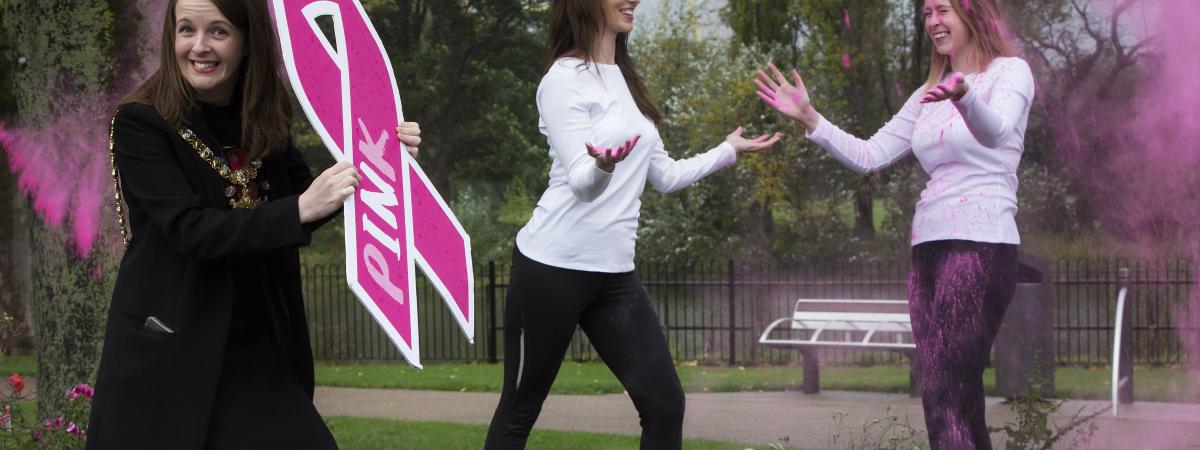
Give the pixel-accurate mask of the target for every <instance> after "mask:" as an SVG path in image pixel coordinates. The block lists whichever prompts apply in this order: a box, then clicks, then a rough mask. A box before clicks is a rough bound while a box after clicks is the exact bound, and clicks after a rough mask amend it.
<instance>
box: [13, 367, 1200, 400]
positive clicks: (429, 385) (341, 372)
mask: <svg viewBox="0 0 1200 450" xmlns="http://www.w3.org/2000/svg"><path fill="white" fill-rule="evenodd" d="M677 370H678V372H679V380H680V381H681V382H682V383H683V389H684V390H685V391H687V392H738V391H759V390H762V391H780V390H800V388H801V386H802V385H803V384H804V375H803V370H802V369H801V368H799V367H724V366H702V365H696V364H687V363H681V364H680V365H678V366H677ZM1110 370H1111V369H1108V368H1103V367H1098V368H1087V367H1059V368H1058V369H1057V370H1056V371H1055V381H1056V383H1055V390H1056V392H1057V394H1058V397H1062V398H1077V399H1097V400H1103V399H1108V398H1110V397H1109V396H1110V395H1112V391H1111V389H1112V387H1111V384H1110V380H1111V379H1112V372H1111V371H1110ZM13 373H20V374H21V375H24V376H27V377H36V376H37V360H36V358H34V357H32V356H8V357H4V358H0V376H3V377H7V376H8V375H10V374H13ZM1198 377H1200V375H1198ZM502 380H503V365H501V364H471V363H446V364H438V363H430V364H426V365H425V369H424V370H416V369H413V368H411V367H409V366H407V365H404V364H344V365H341V364H332V363H327V362H319V363H318V364H317V384H318V385H322V386H338V387H357V388H385V389H416V390H435V391H462V392H499V391H500V384H501V382H502ZM1133 383H1134V390H1133V393H1134V399H1136V400H1141V401H1163V402H1200V384H1197V383H1200V378H1198V379H1197V380H1195V381H1193V380H1190V379H1189V377H1188V373H1187V370H1185V369H1182V368H1178V367H1149V366H1140V367H1136V368H1135V369H1134V375H1133ZM984 385H985V386H986V387H987V390H988V393H994V392H995V373H994V372H993V371H992V370H991V369H989V370H988V371H987V372H985V373H984ZM821 389H828V390H842V391H868V392H897V393H903V392H908V367H906V366H886V365H879V366H870V367H856V366H833V367H822V368H821ZM551 392H552V393H555V394H612V393H620V392H624V388H623V387H621V383H619V382H618V381H617V379H616V377H614V376H613V374H612V372H610V371H609V370H608V367H606V366H604V365H603V364H601V363H575V362H567V363H564V364H563V365H562V368H561V369H560V370H559V372H558V378H557V380H555V382H554V387H553V388H552V389H551Z"/></svg>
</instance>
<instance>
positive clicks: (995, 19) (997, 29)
mask: <svg viewBox="0 0 1200 450" xmlns="http://www.w3.org/2000/svg"><path fill="white" fill-rule="evenodd" d="M970 5H971V6H970V7H969V8H965V9H964V8H963V7H962V3H961V2H960V1H959V0H950V7H951V8H952V9H954V13H955V14H958V17H961V18H962V21H963V24H964V25H966V27H967V32H969V33H970V34H969V36H968V37H969V38H970V39H971V41H970V43H969V44H968V45H970V47H971V50H972V51H973V52H974V53H975V57H976V58H978V61H977V62H978V63H979V69H980V70H983V69H986V68H987V66H988V65H989V64H991V63H992V60H994V59H996V58H1000V57H1004V56H1016V52H1014V51H1013V48H1012V44H1010V43H1009V34H1008V29H1007V27H1005V25H1004V14H1003V13H1002V12H1001V11H1000V6H999V5H997V4H996V0H971V2H970ZM932 51H933V56H932V57H931V58H930V62H929V78H928V79H926V80H925V86H926V87H933V86H936V85H937V84H938V82H940V81H941V80H942V77H945V76H946V74H947V73H949V72H950V56H948V55H943V54H940V53H938V52H937V48H936V47H934V48H933V49H932Z"/></svg>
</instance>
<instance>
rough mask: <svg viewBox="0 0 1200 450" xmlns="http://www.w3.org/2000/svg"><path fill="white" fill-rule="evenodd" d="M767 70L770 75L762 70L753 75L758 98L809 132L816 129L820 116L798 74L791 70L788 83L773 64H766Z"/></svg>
mask: <svg viewBox="0 0 1200 450" xmlns="http://www.w3.org/2000/svg"><path fill="white" fill-rule="evenodd" d="M767 69H768V70H770V71H771V75H767V73H766V72H764V71H763V70H762V69H758V71H757V73H756V74H755V75H756V77H755V78H754V84H757V85H758V97H759V98H761V99H762V100H763V102H765V103H766V104H767V105H770V106H771V107H772V108H775V110H776V111H779V112H780V113H783V115H785V116H787V117H788V118H791V119H792V120H795V121H797V122H801V123H803V124H804V125H805V126H806V127H808V129H809V130H810V131H811V130H813V129H814V128H816V126H817V121H818V120H819V119H820V117H821V116H820V114H817V110H816V109H814V108H813V106H812V99H811V98H809V96H808V89H807V88H806V87H805V86H804V80H803V79H802V78H800V72H797V71H796V69H792V80H791V81H789V80H788V79H787V77H785V76H784V75H783V72H780V71H779V68H778V67H775V63H773V62H769V63H767ZM772 76H773V77H772ZM793 82H795V84H793Z"/></svg>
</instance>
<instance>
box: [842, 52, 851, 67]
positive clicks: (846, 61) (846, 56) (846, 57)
mask: <svg viewBox="0 0 1200 450" xmlns="http://www.w3.org/2000/svg"><path fill="white" fill-rule="evenodd" d="M842 68H843V69H849V68H850V52H849V51H846V52H843V53H842Z"/></svg>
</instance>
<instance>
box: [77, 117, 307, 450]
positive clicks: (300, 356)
mask: <svg viewBox="0 0 1200 450" xmlns="http://www.w3.org/2000/svg"><path fill="white" fill-rule="evenodd" d="M189 122H191V123H193V126H192V129H193V131H195V132H196V133H197V134H198V135H199V136H201V137H202V138H203V139H205V140H206V141H207V142H208V145H209V146H210V147H211V148H213V149H216V148H218V147H216V146H215V145H214V144H215V142H214V141H213V139H212V138H211V135H210V134H209V133H208V132H207V131H206V130H205V129H204V126H203V120H202V119H201V120H196V121H189ZM113 139H114V151H115V152H116V164H117V168H118V169H119V170H120V174H121V178H122V183H123V186H122V192H123V195H124V198H125V201H126V203H127V204H128V212H129V222H128V223H129V228H130V231H131V240H130V242H129V245H128V248H127V249H126V251H125V256H124V258H123V259H122V260H121V266H120V269H119V272H118V275H117V281H116V286H115V288H114V290H113V297H112V306H111V309H110V310H109V314H108V326H107V332H106V334H105V338H104V351H103V354H102V356H101V359H100V369H99V373H98V375H97V379H96V386H95V387H96V394H95V400H94V404H93V407H92V417H91V422H90V426H89V428H88V442H87V447H88V448H96V449H141V448H146V449H150V448H154V449H159V448H162V449H166V448H170V449H189V448H200V447H201V446H203V445H204V442H205V434H206V432H207V429H208V424H209V417H210V415H211V409H212V403H213V398H214V394H215V392H216V390H217V384H218V381H219V379H220V374H221V368H222V364H223V358H224V354H225V349H226V345H227V344H230V345H234V344H236V343H228V342H227V336H228V331H229V328H230V319H231V310H232V308H231V305H232V302H233V299H234V298H235V294H234V288H235V286H237V285H239V284H241V285H244V284H245V280H243V279H239V278H237V277H239V276H241V277H245V276H246V275H245V274H244V273H241V271H239V270H237V269H236V268H237V267H238V266H239V264H238V262H239V261H242V260H245V259H246V258H251V259H253V260H256V261H266V263H267V264H270V265H272V267H267V268H265V269H264V270H260V271H257V272H258V273H257V274H255V275H254V276H258V277H264V280H263V282H264V283H269V284H270V285H272V286H275V287H277V290H279V291H282V293H283V297H284V300H285V306H286V309H287V310H288V312H289V314H287V315H286V319H281V320H286V322H287V323H286V327H285V328H284V329H286V330H287V331H286V332H287V334H288V336H285V337H284V338H285V340H286V345H287V347H288V348H287V349H286V353H287V355H288V360H289V362H290V364H291V366H292V367H293V369H294V370H295V372H296V374H297V378H298V379H299V380H300V383H301V385H302V386H303V387H304V389H305V390H306V391H307V393H308V396H309V398H310V399H311V397H312V391H313V365H312V350H311V348H310V346H309V340H308V328H307V324H306V320H305V317H304V305H303V303H302V299H301V290H300V266H299V256H298V248H299V247H300V246H303V245H307V244H308V242H309V239H310V236H311V233H312V231H313V230H312V229H313V228H315V226H313V225H311V224H310V225H302V224H301V223H300V219H299V217H300V215H299V210H298V206H297V201H298V198H299V194H300V193H301V192H304V189H306V188H307V187H308V185H309V184H310V183H311V182H312V174H311V172H310V171H309V170H308V166H307V165H306V164H305V162H304V160H303V158H302V157H301V155H300V153H299V152H298V151H297V150H296V149H295V148H294V147H292V146H291V145H289V146H288V148H287V150H286V151H285V152H282V153H277V154H274V155H272V156H268V157H267V158H265V159H264V160H263V166H262V168H261V169H260V170H259V178H258V179H259V180H266V181H267V182H269V183H270V184H269V186H270V190H269V191H267V192H268V194H267V196H268V199H269V202H268V203H265V204H263V205H260V206H258V207H257V208H255V209H232V208H231V207H230V206H229V204H228V201H227V199H226V196H225V193H224V190H225V188H226V186H229V183H228V182H226V181H225V179H223V178H221V176H220V175H218V174H217V172H216V171H215V170H214V169H213V168H212V167H211V166H209V164H208V163H206V162H205V161H204V160H203V159H201V158H200V157H199V155H198V154H197V152H196V150H195V149H194V148H193V147H192V146H191V145H189V144H188V143H187V142H185V141H184V140H183V139H182V138H181V137H180V136H179V134H178V133H177V132H176V130H175V129H173V128H172V127H171V126H170V125H169V124H167V122H166V121H165V120H164V119H163V118H162V117H161V116H160V115H159V114H158V112H157V111H155V110H154V109H153V108H152V107H150V106H146V105H141V104H128V105H125V106H122V107H121V108H120V110H119V111H118V112H117V115H116V118H115V123H114V126H113ZM235 280H237V281H235ZM148 316H154V317H156V318H158V319H160V320H161V321H162V322H163V323H164V324H166V325H167V326H168V327H169V328H171V329H173V331H174V333H173V334H168V333H165V332H159V331H154V330H151V329H147V328H146V327H145V326H144V324H145V321H146V318H147V317H148Z"/></svg>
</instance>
